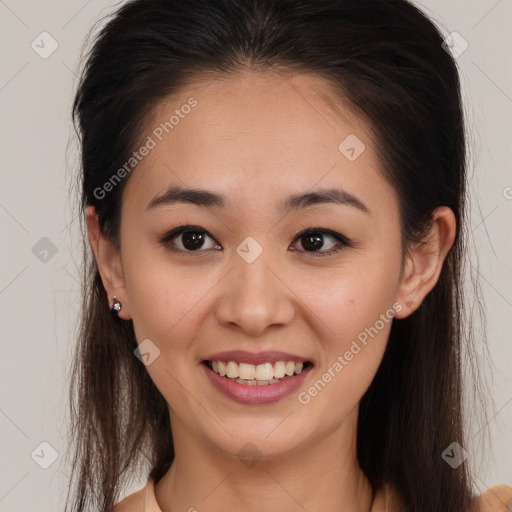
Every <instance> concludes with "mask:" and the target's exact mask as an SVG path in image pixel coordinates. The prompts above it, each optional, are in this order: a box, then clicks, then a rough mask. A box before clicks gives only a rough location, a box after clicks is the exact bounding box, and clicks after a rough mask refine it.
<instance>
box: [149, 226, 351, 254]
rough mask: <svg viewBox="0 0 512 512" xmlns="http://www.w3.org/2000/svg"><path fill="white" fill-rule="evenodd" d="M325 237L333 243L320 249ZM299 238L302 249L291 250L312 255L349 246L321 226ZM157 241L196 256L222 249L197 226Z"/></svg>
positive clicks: (302, 233)
mask: <svg viewBox="0 0 512 512" xmlns="http://www.w3.org/2000/svg"><path fill="white" fill-rule="evenodd" d="M326 238H327V239H328V238H330V239H332V240H334V242H335V243H333V244H331V248H330V249H328V250H322V251H320V250H319V249H321V247H323V245H324V244H325V239H326ZM175 239H177V242H175V241H174V240H175ZM207 239H211V240H212V242H211V243H210V247H204V244H205V241H206V240H207ZM299 240H302V243H301V245H302V247H303V249H296V248H293V249H292V250H294V251H296V250H299V251H301V252H306V253H309V254H308V256H313V257H319V256H328V255H330V254H333V253H336V252H338V251H340V250H341V249H343V248H345V247H347V246H349V241H348V240H347V239H346V238H345V237H344V236H343V235H341V234H339V233H336V232H335V231H331V230H329V229H322V228H310V229H307V230H305V231H302V232H301V233H299V234H298V235H297V236H296V237H295V239H294V241H293V242H294V244H295V242H296V241H299ZM159 242H160V243H161V244H163V245H165V246H166V247H168V248H169V249H170V250H172V251H175V252H181V253H184V254H188V255H190V256H196V254H193V253H200V252H205V251H206V250H209V249H222V246H221V245H220V244H218V243H214V242H215V239H214V238H213V237H212V236H210V234H209V233H208V232H207V231H206V230H204V229H203V228H200V227H199V226H181V227H178V228H176V229H173V230H172V231H169V232H168V233H167V234H165V235H164V236H163V237H161V238H160V239H159ZM292 245H293V244H292Z"/></svg>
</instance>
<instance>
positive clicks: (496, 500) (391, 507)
mask: <svg viewBox="0 0 512 512" xmlns="http://www.w3.org/2000/svg"><path fill="white" fill-rule="evenodd" d="M474 506H475V508H474V509H473V511H474V512H510V511H511V510H512V487H510V486H508V485H499V486H497V487H492V488H491V489H489V490H488V491H487V492H486V493H485V494H483V495H482V496H479V497H477V498H475V502H474ZM509 507H510V508H509ZM112 512H162V510H161V509H160V507H159V506H158V503H157V502H156V498H155V488H154V482H153V480H152V479H151V478H149V479H148V481H147V483H146V485H145V486H144V487H143V488H142V489H140V490H139V491H137V492H134V493H133V494H130V496H127V497H126V498H125V499H124V500H121V501H120V502H119V503H118V504H117V505H116V506H115V507H114V508H113V509H112ZM371 512H405V507H404V506H403V503H401V501H400V499H399V498H398V496H397V495H396V494H395V493H394V492H393V490H392V489H391V487H390V486H387V487H385V488H384V489H383V490H381V491H379V492H378V493H377V494H376V496H375V500H374V502H373V506H372V510H371Z"/></svg>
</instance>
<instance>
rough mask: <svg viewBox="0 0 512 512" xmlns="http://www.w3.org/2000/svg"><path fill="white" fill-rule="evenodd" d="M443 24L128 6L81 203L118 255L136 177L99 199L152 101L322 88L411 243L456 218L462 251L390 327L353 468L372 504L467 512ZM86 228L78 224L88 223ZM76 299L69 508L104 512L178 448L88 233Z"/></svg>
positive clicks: (150, 2) (457, 146)
mask: <svg viewBox="0 0 512 512" xmlns="http://www.w3.org/2000/svg"><path fill="white" fill-rule="evenodd" d="M442 43H443V37H442V36H441V34H440V32H439V30H438V29H437V28H436V26H435V25H434V23H433V22H432V21H431V20H430V19H428V17H427V16H426V15H425V14H423V13H422V12H421V11H420V10H419V9H417V8H416V7H414V6H413V5H412V4H411V3H409V2H407V1H405V0H189V1H186V2H184V1H182V0H132V1H128V2H127V3H125V4H124V5H123V6H122V7H120V8H119V9H118V10H117V12H116V13H115V14H114V15H113V16H112V17H111V18H110V19H109V20H108V22H107V23H106V24H105V25H104V26H103V27H102V28H101V30H100V31H99V33H98V34H97V35H96V37H95V39H94V44H93V47H92V50H91V51H90V53H89V54H88V56H87V59H86V61H85V65H84V69H83V73H82V75H81V79H80V84H79V87H78V90H77V93H76V97H75V101H74V106H73V115H74V120H75V122H76V127H77V132H78V135H79V140H80V144H81V168H82V172H81V175H80V186H81V193H82V196H81V206H80V218H81V219H82V218H83V215H84V210H85V208H86V207H87V206H89V205H92V206H94V207H95V209H96V212H97V214H98V218H99V224H100V228H101V230H102V232H103V233H104V234H105V235H107V236H108V237H109V238H110V239H111V240H112V241H113V242H114V243H116V244H117V245H118V243H119V224H120V205H121V200H122V193H123V188H124V185H125V184H126V181H127V180H128V179H129V176H128V177H126V178H125V179H124V180H123V181H121V183H119V184H118V185H117V186H115V187H113V189H112V190H111V191H109V193H108V195H107V197H102V198H99V197H97V196H98V194H95V190H97V189H98V188H101V187H102V185H103V184H104V183H105V182H106V181H108V179H109V178H110V177H111V176H112V173H113V171H115V170H116V169H118V168H120V167H121V166H122V165H123V163H124V162H126V161H127V159H128V158H129V157H130V155H131V153H132V152H133V151H134V149H135V148H136V147H137V144H138V143H139V142H140V140H142V137H143V136H144V134H143V130H141V127H143V126H144V125H145V122H146V121H147V115H148V112H151V111H152V109H153V108H154V107H155V105H157V103H158V102H159V101H160V100H162V99H164V98H165V97H166V96H168V95H169V94H172V93H176V92H177V91H179V90H180V89H181V88H183V87H185V86H186V84H187V83H189V82H190V81H191V79H192V78H194V77H197V76H201V74H202V73H207V72H213V73H217V74H218V75H219V76H221V75H226V74H232V73H236V72H237V71H239V70H243V69H245V68H249V67H252V68H258V69H260V70H267V69H268V70H271V69H274V68H275V69H278V68H280V69H284V70H292V71H295V72H307V73H309V72H310V73H316V74H318V75H320V76H322V77H324V78H326V79H327V80H328V81H329V82H330V83H331V84H332V85H333V86H334V88H335V90H336V91H337V92H338V93H339V98H340V99H341V100H343V101H346V100H348V102H349V104H350V105H351V106H352V107H353V108H354V110H355V111H356V112H357V113H358V114H359V115H360V116H361V118H362V119H364V120H365V121H366V122H367V123H368V125H369V126H370V127H371V130H372V133H373V134H374V144H375V147H376V151H377V154H378V155H380V157H381V163H382V172H383V174H384V176H385V178H386V179H387V180H388V181H389V183H391V185H392V186H393V187H394V189H395V190H396V192H397V197H398V198H399V207H400V213H401V228H402V239H403V243H404V244H406V243H408V242H411V241H417V240H419V239H421V237H422V236H423V235H424V233H425V232H426V229H427V227H428V225H429V220H430V219H431V214H432V211H433V210H434V209H435V208H436V207H438V206H442V205H445V206H448V207H450V208H451V209H452V210H453V212H454V214H455V217H456V220H457V233H456V239H455V243H454V245H453V247H452V248H451V250H450V252H449V253H448V255H447V258H446V260H445V263H444V265H443V269H442V272H441V275H440V277H439V280H438V282H437V284H436V286H435V287H434V289H433V290H432V291H431V292H430V293H429V294H428V295H427V296H426V297H425V299H424V301H423V303H422V304H421V306H420V307H419V309H418V310H417V311H416V312H415V313H414V314H412V315H411V316H409V317H407V318H405V319H402V320H396V319H395V320H394V321H393V325H392V329H391V333H390V337H389V342H388V345H387V348H386V352H385V354H384V357H383V360H382V363H381V365H380V367H379V369H378V372H377V374H376V376H375V378H374V380H373V382H372V384H371V385H370V387H369V389H368V390H367V392H366V393H365V395H364V396H363V398H362V400H361V403H360V412H359V423H358V432H357V454H358V459H359V462H360V465H361V467H362V469H363V471H364V472H365V474H366V475H367V477H368V478H369V480H370V482H371V484H372V486H373V487H374V489H377V488H379V487H380V486H382V485H383V484H384V483H391V484H393V485H394V486H395V487H396V489H397V490H398V491H399V492H400V493H401V494H402V495H403V497H404V500H405V503H406V505H407V508H408V510H409V511H410V512H439V511H440V510H442V511H443V512H461V511H465V510H467V509H468V504H469V500H470V497H471V485H470V481H469V476H468V472H467V469H466V465H465V464H462V465H461V466H459V467H458V468H457V469H452V467H450V466H449V465H448V464H447V463H445V461H444V460H443V459H442V457H441V454H442V452H443V450H444V449H445V448H446V447H447V446H449V445H450V444H451V443H452V442H454V441H456V442H458V443H459V444H460V445H462V446H464V445H465V440H464V436H463V422H462V388H461V381H462V375H461V374H462V369H461V347H462V345H463V344H467V346H468V347H470V346H471V333H470V332H466V333H464V328H463V327H464V326H463V322H464V301H463V298H464V296H463V290H462V288H463V287H462V274H463V273H462V270H463V256H464V254H465V251H466V242H465V240H466V234H465V212H466V147H465V145H466V142H465V130H464V120H463V111H462V102H461V96H460V84H459V76H458V71H457V67H456V64H455V62H454V60H453V58H452V56H451V55H450V54H449V53H447V52H446V51H445V50H444V48H443V47H442ZM82 228H83V226H82ZM84 245H85V251H86V252H85V253H84V276H83V278H84V297H83V315H82V317H81V324H80V331H79V337H78V345H77V347H76V355H75V359H74V366H73V368H72V372H71V378H72V385H71V389H70V399H71V407H72V409H71V413H72V437H73V441H74V459H73V476H74V477H75V478H76V488H75V489H74V491H73V494H72V495H71V496H70V495H69V494H68V505H69V508H68V507H67V508H66V510H69V511H72V512H75V511H76V512H82V511H84V510H88V509H90V510H93V509H94V510H101V511H104V512H106V511H109V510H110V509H111V507H112V506H113V504H114V503H115V502H116V501H117V499H118V498H119V495H120V491H121V490H122V488H123V485H125V484H126V482H127V481H128V477H129V476H130V475H133V474H134V473H135V472H139V474H140V473H142V472H144V471H149V472H150V475H151V476H152V477H153V478H154V479H155V481H158V480H159V479H160V478H161V477H162V476H163V475H164V474H165V472H166V471H167V470H168V468H169V467H170V465H171V463H172V461H173V458H174V451H173V440H172V435H171V429H170V423H169V415H168V408H167V404H166V401H165V400H164V398H163V397H162V395H161V394H160V392H159V391H158V389H157V388H156V387H155V385H154V384H153V382H152V380H151V379H150V377H149V375H148V373H147V371H146V369H145V367H144V366H143V365H142V364H140V362H139V360H138V359H137V358H136V357H134V349H135V348H136V347H137V342H136V339H135V335H134V330H133V324H132V322H131V321H124V320H121V319H119V318H114V317H113V316H112V315H111V314H110V311H109V308H110V303H109V300H108V297H107V296H106V292H105V289H104V287H103V284H102V281H101V279H100V276H99V273H98V270H97V266H96V264H95V262H94V261H93V260H91V258H90V252H89V247H88V244H87V242H86V237H85V235H84Z"/></svg>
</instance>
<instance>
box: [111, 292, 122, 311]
mask: <svg viewBox="0 0 512 512" xmlns="http://www.w3.org/2000/svg"><path fill="white" fill-rule="evenodd" d="M122 308H123V305H122V304H121V303H120V302H119V301H118V300H117V297H116V296H115V295H114V297H113V299H112V309H111V311H112V314H113V315H114V316H118V314H119V311H121V309H122Z"/></svg>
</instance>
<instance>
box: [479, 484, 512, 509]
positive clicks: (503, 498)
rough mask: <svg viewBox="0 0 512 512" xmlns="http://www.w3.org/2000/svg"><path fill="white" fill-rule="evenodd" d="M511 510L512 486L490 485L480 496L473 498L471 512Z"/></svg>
mask: <svg viewBox="0 0 512 512" xmlns="http://www.w3.org/2000/svg"><path fill="white" fill-rule="evenodd" d="M511 510H512V487H510V486H509V485H498V486H496V487H491V488H490V489H489V490H488V491H486V492H485V493H484V494H482V496H478V497H476V498H475V499H474V503H473V508H472V510H471V512H509V511H511Z"/></svg>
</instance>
